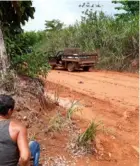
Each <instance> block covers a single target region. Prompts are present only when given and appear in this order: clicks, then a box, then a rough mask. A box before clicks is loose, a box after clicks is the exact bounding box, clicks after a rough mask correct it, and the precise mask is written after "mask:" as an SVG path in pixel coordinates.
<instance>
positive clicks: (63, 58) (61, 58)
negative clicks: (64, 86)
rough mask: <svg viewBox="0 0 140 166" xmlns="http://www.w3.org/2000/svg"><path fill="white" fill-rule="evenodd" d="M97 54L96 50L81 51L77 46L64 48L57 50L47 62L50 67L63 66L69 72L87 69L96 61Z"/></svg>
mask: <svg viewBox="0 0 140 166" xmlns="http://www.w3.org/2000/svg"><path fill="white" fill-rule="evenodd" d="M97 60H98V54H97V53H96V52H82V51H81V50H80V49H79V48H66V49H64V50H63V51H58V52H57V53H56V54H55V56H51V57H49V64H50V66H51V68H52V69H54V68H55V67H63V68H64V69H67V70H68V71H69V72H73V71H75V70H80V69H83V70H84V71H89V69H90V68H91V67H94V65H95V64H96V63H97Z"/></svg>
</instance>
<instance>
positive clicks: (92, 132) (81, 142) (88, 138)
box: [77, 121, 101, 146]
mask: <svg viewBox="0 0 140 166" xmlns="http://www.w3.org/2000/svg"><path fill="white" fill-rule="evenodd" d="M100 125H101V123H99V122H98V123H97V122H95V121H92V122H91V123H90V125H89V127H88V128H87V129H86V130H85V132H83V133H82V134H79V136H78V139H77V144H78V146H86V145H88V144H89V143H91V142H92V141H94V140H95V137H96V134H97V131H98V130H99V126H100Z"/></svg>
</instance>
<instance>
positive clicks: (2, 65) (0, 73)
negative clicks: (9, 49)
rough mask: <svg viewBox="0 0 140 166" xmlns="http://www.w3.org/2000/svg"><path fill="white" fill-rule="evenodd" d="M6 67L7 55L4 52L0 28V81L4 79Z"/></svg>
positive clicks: (7, 64) (7, 65)
mask: <svg viewBox="0 0 140 166" xmlns="http://www.w3.org/2000/svg"><path fill="white" fill-rule="evenodd" d="M8 68H9V62H8V55H7V53H6V48H5V44H4V40H3V34H2V30H1V29H0V81H3V80H4V79H5V76H6V74H7V72H8V71H7V70H8Z"/></svg>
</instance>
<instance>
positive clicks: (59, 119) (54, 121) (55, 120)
mask: <svg viewBox="0 0 140 166" xmlns="http://www.w3.org/2000/svg"><path fill="white" fill-rule="evenodd" d="M64 125H65V119H64V117H63V116H62V115H61V114H60V113H59V112H57V114H56V115H55V116H54V117H52V118H51V119H50V121H49V125H48V132H54V131H60V130H61V129H62V128H63V127H64Z"/></svg>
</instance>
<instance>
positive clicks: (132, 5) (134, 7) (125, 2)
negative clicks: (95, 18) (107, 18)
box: [112, 0, 139, 18]
mask: <svg viewBox="0 0 140 166" xmlns="http://www.w3.org/2000/svg"><path fill="white" fill-rule="evenodd" d="M112 3H115V4H121V5H120V6H118V7H115V9H117V10H120V11H122V13H120V14H116V16H118V17H121V18H123V17H127V16H131V15H137V14H138V13H139V1H129V0H121V1H116V0H115V1H112Z"/></svg>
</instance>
